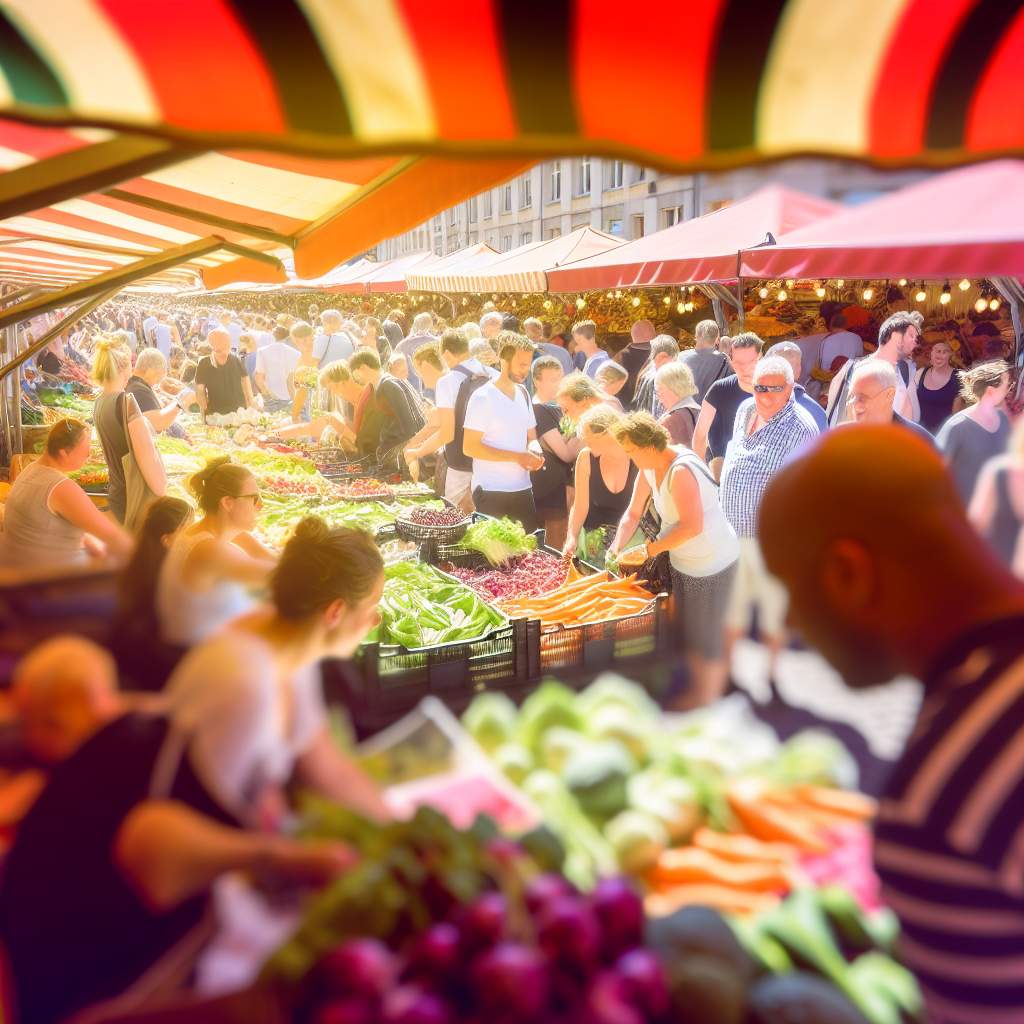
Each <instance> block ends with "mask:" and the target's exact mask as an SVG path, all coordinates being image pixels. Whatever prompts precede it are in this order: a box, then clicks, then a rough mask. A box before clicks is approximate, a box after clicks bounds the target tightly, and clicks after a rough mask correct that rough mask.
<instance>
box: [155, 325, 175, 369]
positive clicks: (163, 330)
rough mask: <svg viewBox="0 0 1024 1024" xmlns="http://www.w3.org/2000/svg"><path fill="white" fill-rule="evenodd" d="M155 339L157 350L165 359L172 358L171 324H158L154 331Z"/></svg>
mask: <svg viewBox="0 0 1024 1024" xmlns="http://www.w3.org/2000/svg"><path fill="white" fill-rule="evenodd" d="M153 338H154V341H155V342H156V347H157V349H158V350H159V351H160V352H162V353H163V356H164V358H165V359H167V360H170V358H171V326H170V324H160V323H158V324H157V325H156V327H155V328H154V329H153Z"/></svg>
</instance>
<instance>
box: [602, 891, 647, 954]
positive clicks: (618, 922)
mask: <svg viewBox="0 0 1024 1024" xmlns="http://www.w3.org/2000/svg"><path fill="white" fill-rule="evenodd" d="M590 906H591V907H592V908H593V911H594V914H595V915H596V916H597V920H598V921H599V922H600V924H601V929H602V931H603V933H604V943H603V946H604V949H603V952H604V955H605V956H606V957H607V958H608V959H610V960H613V959H615V958H616V957H618V956H619V955H620V954H622V953H625V952H626V951H627V950H630V949H634V948H635V947H637V946H639V945H641V943H642V942H643V935H644V904H643V900H642V899H641V898H640V895H639V893H637V891H636V889H634V888H633V886H632V885H631V884H630V883H629V882H628V881H626V879H624V878H605V879H602V880H601V881H600V882H598V883H597V885H596V886H595V887H594V891H593V892H592V893H591V894H590Z"/></svg>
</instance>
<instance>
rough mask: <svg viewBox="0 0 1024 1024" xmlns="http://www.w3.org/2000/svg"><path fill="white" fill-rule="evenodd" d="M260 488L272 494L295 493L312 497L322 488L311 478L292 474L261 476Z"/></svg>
mask: <svg viewBox="0 0 1024 1024" xmlns="http://www.w3.org/2000/svg"><path fill="white" fill-rule="evenodd" d="M260 489H261V490H265V491H269V492H270V493H272V494H285V495H292V494H294V495H298V496H300V497H304V498H312V497H315V496H316V495H318V494H319V493H320V488H319V487H317V485H316V484H315V483H313V482H312V481H311V480H300V479H299V478H298V477H291V476H261V477H260Z"/></svg>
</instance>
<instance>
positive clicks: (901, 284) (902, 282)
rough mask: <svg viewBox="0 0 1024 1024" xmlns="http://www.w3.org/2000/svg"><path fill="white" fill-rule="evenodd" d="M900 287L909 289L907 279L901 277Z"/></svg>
mask: <svg viewBox="0 0 1024 1024" xmlns="http://www.w3.org/2000/svg"><path fill="white" fill-rule="evenodd" d="M899 285H900V287H901V288H906V287H907V279H906V278H905V277H901V278H900V280H899Z"/></svg>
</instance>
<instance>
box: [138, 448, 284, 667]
mask: <svg viewBox="0 0 1024 1024" xmlns="http://www.w3.org/2000/svg"><path fill="white" fill-rule="evenodd" d="M188 486H189V490H190V491H191V492H192V494H193V496H194V497H195V499H196V503H197V504H198V506H199V511H200V512H201V513H202V518H201V519H200V520H199V521H198V522H196V523H194V524H192V525H191V526H189V527H187V528H186V529H184V530H182V531H181V532H180V533H178V535H177V536H176V537H175V539H174V543H173V544H172V545H171V549H170V551H168V553H167V557H166V558H165V559H164V562H163V565H162V566H161V567H160V574H159V578H158V580H157V588H156V611H157V617H158V618H159V620H160V634H161V637H162V638H163V640H164V641H165V642H166V643H168V644H173V645H174V646H177V647H191V646H192V645H193V644H197V643H199V642H201V641H202V640H205V639H206V638H207V637H209V636H212V635H213V634H214V633H216V632H217V631H218V630H219V629H220V628H221V627H222V626H225V625H226V624H227V623H228V622H230V621H231V620H232V619H234V618H237V617H238V616H239V615H241V614H242V613H243V612H246V611H249V610H250V609H251V608H252V606H253V605H254V604H255V598H254V597H253V594H252V592H253V591H254V590H257V589H259V588H261V587H264V586H265V585H266V583H267V580H268V579H269V578H270V574H271V572H273V570H274V566H275V565H276V564H277V557H276V556H275V555H274V554H273V552H271V551H268V550H267V549H266V548H265V547H263V545H262V544H260V542H259V541H258V540H256V538H255V537H254V536H253V535H252V531H253V529H254V528H255V526H256V513H257V511H258V510H259V509H260V508H262V506H263V502H262V500H261V498H260V489H259V486H258V485H257V483H256V478H255V477H254V476H253V475H252V473H251V472H249V470H248V469H246V468H245V466H240V465H238V464H237V463H234V462H232V461H231V459H230V457H229V456H227V455H224V456H221V457H220V458H217V459H211V460H210V461H209V462H208V463H207V464H206V466H205V467H204V468H203V469H201V470H200V471H199V472H198V473H195V474H193V475H192V477H191V478H190V479H189V482H188Z"/></svg>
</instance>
